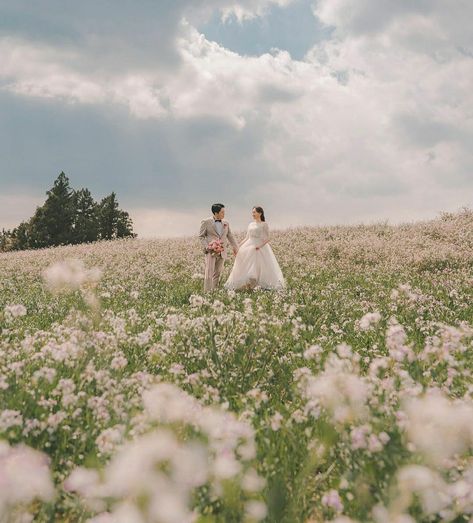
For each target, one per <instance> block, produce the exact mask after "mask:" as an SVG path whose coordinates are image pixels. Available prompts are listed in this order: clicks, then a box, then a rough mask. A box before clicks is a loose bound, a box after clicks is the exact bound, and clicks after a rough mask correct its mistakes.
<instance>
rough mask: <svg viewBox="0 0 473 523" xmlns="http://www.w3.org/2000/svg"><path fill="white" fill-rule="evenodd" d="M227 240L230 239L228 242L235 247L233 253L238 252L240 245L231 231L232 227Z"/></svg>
mask: <svg viewBox="0 0 473 523" xmlns="http://www.w3.org/2000/svg"><path fill="white" fill-rule="evenodd" d="M227 238H228V241H229V242H230V243H231V245H232V247H233V251H234V252H236V251H238V243H237V242H236V240H235V236H233V233H232V231H231V230H230V225H229V226H228V233H227Z"/></svg>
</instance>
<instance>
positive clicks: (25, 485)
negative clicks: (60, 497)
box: [0, 441, 54, 522]
mask: <svg viewBox="0 0 473 523" xmlns="http://www.w3.org/2000/svg"><path fill="white" fill-rule="evenodd" d="M53 497H54V487H53V483H52V479H51V474H50V471H49V459H48V457H47V456H46V455H45V454H43V453H41V452H38V451H37V450H33V449H31V448H30V447H27V446H26V445H18V446H16V447H10V445H9V444H8V443H6V442H4V441H0V521H8V522H13V521H30V520H31V519H27V518H29V517H30V516H29V515H28V513H27V511H26V508H24V507H25V506H26V505H27V504H29V503H31V502H32V501H33V500H35V499H41V500H44V501H51V500H52V499H53Z"/></svg>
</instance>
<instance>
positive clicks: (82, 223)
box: [72, 189, 99, 243]
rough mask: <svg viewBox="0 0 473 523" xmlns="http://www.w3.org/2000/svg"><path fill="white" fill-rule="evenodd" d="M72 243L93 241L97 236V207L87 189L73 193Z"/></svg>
mask: <svg viewBox="0 0 473 523" xmlns="http://www.w3.org/2000/svg"><path fill="white" fill-rule="evenodd" d="M73 208H74V221H73V224H72V229H73V243H83V242H93V241H95V240H97V239H98V237H99V207H98V205H97V203H96V202H95V200H94V199H93V198H92V195H91V194H90V191H89V189H80V190H79V191H74V194H73Z"/></svg>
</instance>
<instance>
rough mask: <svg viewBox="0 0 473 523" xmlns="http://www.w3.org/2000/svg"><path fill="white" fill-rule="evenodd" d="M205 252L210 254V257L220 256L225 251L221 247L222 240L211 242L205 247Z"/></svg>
mask: <svg viewBox="0 0 473 523" xmlns="http://www.w3.org/2000/svg"><path fill="white" fill-rule="evenodd" d="M207 250H208V251H209V252H210V254H211V255H212V256H220V255H221V254H222V252H223V251H224V250H225V247H224V246H223V242H222V240H212V241H211V242H210V243H209V244H208V245H207Z"/></svg>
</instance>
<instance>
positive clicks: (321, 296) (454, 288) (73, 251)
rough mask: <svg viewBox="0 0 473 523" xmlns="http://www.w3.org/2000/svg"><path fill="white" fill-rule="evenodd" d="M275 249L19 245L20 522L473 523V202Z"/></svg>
mask: <svg viewBox="0 0 473 523" xmlns="http://www.w3.org/2000/svg"><path fill="white" fill-rule="evenodd" d="M272 246H273V249H274V251H275V254H276V256H277V257H278V260H279V261H280V264H281V268H282V270H283V272H284V274H285V276H286V278H287V283H288V287H287V289H286V290H285V291H283V292H280V293H272V292H267V291H262V290H256V291H254V292H242V293H236V294H235V293H227V292H226V291H224V290H220V291H217V292H215V293H213V294H210V295H203V294H202V272H203V256H202V254H201V249H200V246H199V243H198V240H197V238H190V239H176V240H140V239H131V240H125V241H111V242H99V243H95V244H90V245H81V246H66V247H59V248H54V249H45V250H39V251H25V252H16V253H4V254H0V268H1V272H0V401H1V403H0V521H1V522H8V523H10V522H28V521H38V522H53V521H54V522H55V521H64V522H83V521H84V522H85V521H91V522H94V523H107V522H117V523H118V522H119V523H145V522H146V523H148V522H153V523H154V522H155V523H186V522H191V521H192V522H198V523H212V522H248V523H250V522H257V521H265V522H270V523H274V522H284V523H295V522H305V523H309V522H311V523H315V522H323V521H336V522H337V523H350V522H376V523H411V522H416V521H421V522H423V521H425V522H427V521H429V522H430V521H451V522H462V521H469V522H473V458H472V456H473V453H472V449H473V379H472V378H473V376H472V371H473V355H472V354H473V211H471V210H468V209H463V210H461V211H459V212H457V213H453V214H449V213H442V214H441V215H440V216H439V218H438V219H436V220H433V221H427V222H418V223H413V224H404V225H398V226H391V225H387V224H382V223H380V224H373V225H364V226H362V225H360V226H345V227H342V226H333V227H318V228H300V229H296V230H293V231H282V232H274V233H273V235H272ZM229 270H230V264H228V263H227V265H226V269H225V274H224V276H226V275H227V274H228V271H229Z"/></svg>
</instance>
